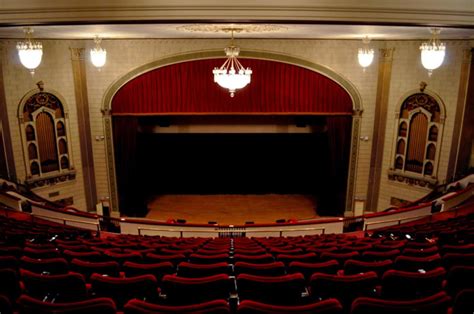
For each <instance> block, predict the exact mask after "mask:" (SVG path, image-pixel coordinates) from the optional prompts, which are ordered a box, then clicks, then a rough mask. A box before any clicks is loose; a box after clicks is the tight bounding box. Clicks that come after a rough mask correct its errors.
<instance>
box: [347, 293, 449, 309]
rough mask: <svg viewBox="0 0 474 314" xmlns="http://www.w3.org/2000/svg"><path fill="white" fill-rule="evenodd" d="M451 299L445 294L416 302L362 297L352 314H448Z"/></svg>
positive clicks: (353, 306) (356, 303) (354, 304)
mask: <svg viewBox="0 0 474 314" xmlns="http://www.w3.org/2000/svg"><path fill="white" fill-rule="evenodd" d="M450 303H451V298H450V297H449V296H447V295H446V293H445V292H439V293H437V294H435V295H432V296H429V297H426V298H423V299H414V300H404V301H400V300H383V299H377V298H367V297H360V298H357V299H355V300H354V302H353V303H352V307H351V312H350V313H351V314H446V313H447V311H448V308H449V305H450Z"/></svg>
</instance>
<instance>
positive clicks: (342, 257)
mask: <svg viewBox="0 0 474 314" xmlns="http://www.w3.org/2000/svg"><path fill="white" fill-rule="evenodd" d="M359 256H360V255H359V253H357V252H347V253H335V252H323V253H321V261H328V260H332V259H335V260H336V261H338V262H339V264H340V265H344V263H345V262H346V261H347V260H349V259H357V258H359Z"/></svg>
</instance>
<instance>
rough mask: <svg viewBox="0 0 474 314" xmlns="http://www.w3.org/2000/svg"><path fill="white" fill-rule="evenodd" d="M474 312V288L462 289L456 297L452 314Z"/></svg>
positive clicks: (470, 313) (469, 313)
mask: <svg viewBox="0 0 474 314" xmlns="http://www.w3.org/2000/svg"><path fill="white" fill-rule="evenodd" d="M473 312H474V289H464V290H461V291H460V292H459V293H458V294H457V295H456V298H455V299H454V306H453V313H452V314H472V313H473Z"/></svg>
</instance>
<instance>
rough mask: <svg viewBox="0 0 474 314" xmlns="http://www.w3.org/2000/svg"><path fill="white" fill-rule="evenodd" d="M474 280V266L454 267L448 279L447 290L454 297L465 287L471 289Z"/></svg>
mask: <svg viewBox="0 0 474 314" xmlns="http://www.w3.org/2000/svg"><path fill="white" fill-rule="evenodd" d="M473 282H474V266H454V267H452V268H451V269H450V270H449V272H448V276H447V280H446V292H447V293H448V294H449V295H450V296H452V297H453V298H454V297H455V296H456V295H457V294H458V292H459V291H461V290H463V289H470V288H472V287H473Z"/></svg>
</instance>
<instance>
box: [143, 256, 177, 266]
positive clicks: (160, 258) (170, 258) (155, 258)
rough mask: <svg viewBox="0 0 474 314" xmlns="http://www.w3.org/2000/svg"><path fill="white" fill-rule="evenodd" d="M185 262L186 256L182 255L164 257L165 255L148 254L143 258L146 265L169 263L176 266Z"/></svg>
mask: <svg viewBox="0 0 474 314" xmlns="http://www.w3.org/2000/svg"><path fill="white" fill-rule="evenodd" d="M185 260H186V256H184V255H183V254H173V255H166V254H154V253H148V254H147V255H146V256H145V260H144V261H145V262H146V263H153V264H154V263H161V262H170V263H173V265H174V266H177V265H178V264H179V263H181V262H184V261H185Z"/></svg>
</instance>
